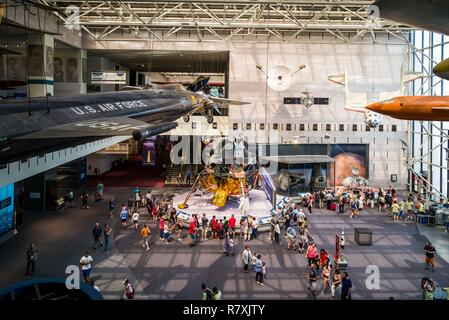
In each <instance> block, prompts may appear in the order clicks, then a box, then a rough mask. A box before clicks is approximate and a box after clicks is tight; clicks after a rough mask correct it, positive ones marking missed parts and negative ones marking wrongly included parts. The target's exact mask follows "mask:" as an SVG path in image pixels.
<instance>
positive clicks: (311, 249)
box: [306, 243, 318, 268]
mask: <svg viewBox="0 0 449 320" xmlns="http://www.w3.org/2000/svg"><path fill="white" fill-rule="evenodd" d="M306 257H307V262H308V266H309V268H310V267H311V266H312V264H314V263H315V261H316V259H317V258H318V250H317V248H316V245H315V243H311V244H310V245H309V246H308V248H307V252H306Z"/></svg>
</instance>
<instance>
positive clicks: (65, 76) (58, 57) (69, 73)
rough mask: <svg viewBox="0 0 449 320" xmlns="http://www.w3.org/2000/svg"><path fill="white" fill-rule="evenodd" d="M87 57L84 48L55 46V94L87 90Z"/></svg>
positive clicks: (84, 91) (76, 92)
mask: <svg viewBox="0 0 449 320" xmlns="http://www.w3.org/2000/svg"><path fill="white" fill-rule="evenodd" d="M85 59H86V52H85V51H83V50H79V49H65V48H55V57H54V70H55V73H54V78H53V80H54V93H55V96H67V95H76V94H80V93H86V92H87V89H86V83H87V69H86V66H87V64H86V63H87V62H86V61H85ZM83 60H84V61H83Z"/></svg>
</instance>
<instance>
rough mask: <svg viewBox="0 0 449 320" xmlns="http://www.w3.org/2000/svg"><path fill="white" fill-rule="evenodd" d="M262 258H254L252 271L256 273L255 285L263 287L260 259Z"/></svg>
mask: <svg viewBox="0 0 449 320" xmlns="http://www.w3.org/2000/svg"><path fill="white" fill-rule="evenodd" d="M261 257H262V256H261V255H260V254H258V255H257V257H256V262H255V264H254V271H255V272H256V283H257V284H258V285H261V286H263V264H264V263H263V262H262V260H261V259H260V258H261Z"/></svg>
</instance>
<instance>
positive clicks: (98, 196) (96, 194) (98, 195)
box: [95, 191, 103, 202]
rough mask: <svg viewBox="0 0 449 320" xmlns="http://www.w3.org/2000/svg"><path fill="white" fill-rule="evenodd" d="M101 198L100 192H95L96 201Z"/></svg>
mask: <svg viewBox="0 0 449 320" xmlns="http://www.w3.org/2000/svg"><path fill="white" fill-rule="evenodd" d="M101 200H103V198H102V197H101V194H100V192H98V191H97V192H95V202H100V201H101Z"/></svg>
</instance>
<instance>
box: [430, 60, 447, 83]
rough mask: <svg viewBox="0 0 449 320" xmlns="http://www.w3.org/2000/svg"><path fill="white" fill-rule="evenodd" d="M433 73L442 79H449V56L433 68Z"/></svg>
mask: <svg viewBox="0 0 449 320" xmlns="http://www.w3.org/2000/svg"><path fill="white" fill-rule="evenodd" d="M433 73H434V74H435V75H437V76H438V77H440V78H442V79H446V80H449V58H448V59H446V60H444V61H442V62H440V63H438V64H437V65H436V66H435V67H434V68H433Z"/></svg>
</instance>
